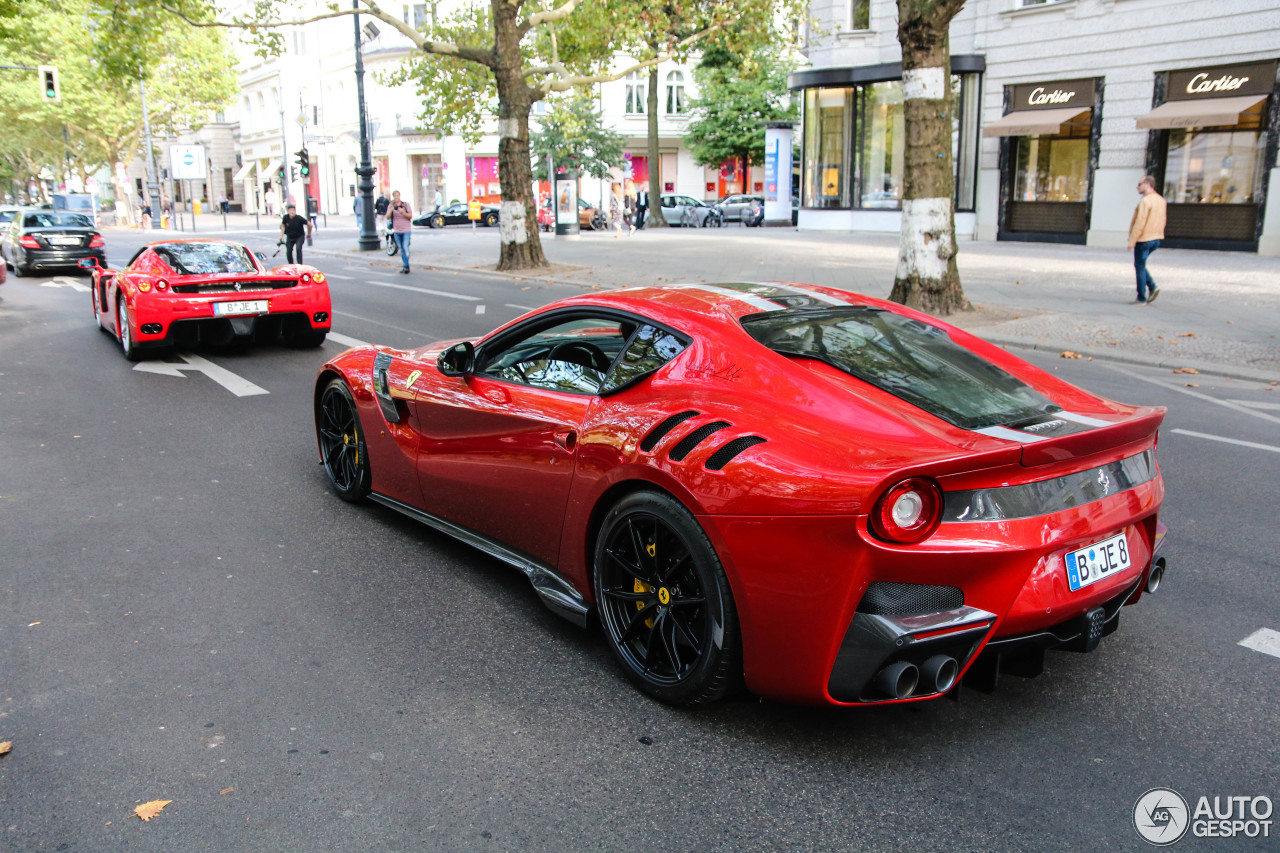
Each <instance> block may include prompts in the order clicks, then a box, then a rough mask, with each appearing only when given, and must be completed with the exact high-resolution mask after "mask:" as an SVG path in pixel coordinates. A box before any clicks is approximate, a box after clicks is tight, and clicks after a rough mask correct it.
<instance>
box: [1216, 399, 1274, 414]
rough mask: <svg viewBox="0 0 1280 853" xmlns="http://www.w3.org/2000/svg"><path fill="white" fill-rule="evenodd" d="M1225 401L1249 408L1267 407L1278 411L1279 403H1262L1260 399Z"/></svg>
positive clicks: (1269, 409)
mask: <svg viewBox="0 0 1280 853" xmlns="http://www.w3.org/2000/svg"><path fill="white" fill-rule="evenodd" d="M1227 402H1229V403H1235V404H1236V405H1237V406H1245V407H1247V408H1250V409H1267V410H1268V411H1272V412H1280V403H1263V402H1262V401H1260V400H1228V401H1227Z"/></svg>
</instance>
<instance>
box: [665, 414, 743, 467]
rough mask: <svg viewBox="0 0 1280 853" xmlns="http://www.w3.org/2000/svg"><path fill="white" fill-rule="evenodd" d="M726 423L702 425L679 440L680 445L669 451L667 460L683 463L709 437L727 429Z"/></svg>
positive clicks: (727, 423) (717, 422)
mask: <svg viewBox="0 0 1280 853" xmlns="http://www.w3.org/2000/svg"><path fill="white" fill-rule="evenodd" d="M728 427H729V422H728V421H712V422H711V423H709V424H703V425H702V426H700V427H698V428H697V429H695V430H694V431H693V432H691V433H689V434H688V435H686V436H685V437H684V438H682V439H680V443H679V444H677V445H676V446H675V447H673V448H672V449H671V453H670V454H669V458H670V459H671V461H672V462H683V461H684V458H685V457H686V456H688V455H689V454H690V453H691V452H693V449H694V448H695V447H697V446H698V445H699V444H702V442H704V441H706V440H707V439H708V438H710V437H711V436H713V435H715V434H716V433H718V432H719V431H720V430H722V429H728Z"/></svg>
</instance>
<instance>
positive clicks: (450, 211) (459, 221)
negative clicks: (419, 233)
mask: <svg viewBox="0 0 1280 853" xmlns="http://www.w3.org/2000/svg"><path fill="white" fill-rule="evenodd" d="M498 218H499V214H498V208H497V206H495V205H492V204H482V205H480V219H479V220H478V222H479V224H480V225H484V226H487V227H490V228H491V227H493V226H495V225H497V224H498ZM470 223H471V220H470V219H468V218H467V203H466V202H463V201H459V202H454V203H453V204H447V205H445V206H444V207H440V208H436V209H434V210H429V211H427V212H426V213H423V214H422V215H420V216H418V217H417V218H416V219H414V220H413V224H414V225H425V226H426V227H428V228H443V227H444V226H446V225H469V224H470Z"/></svg>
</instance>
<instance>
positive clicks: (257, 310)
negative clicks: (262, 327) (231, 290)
mask: <svg viewBox="0 0 1280 853" xmlns="http://www.w3.org/2000/svg"><path fill="white" fill-rule="evenodd" d="M213 313H214V315H215V316H218V317H229V316H231V315H233V314H265V313H267V300H265V299H254V300H250V301H247V302H215V303H213Z"/></svg>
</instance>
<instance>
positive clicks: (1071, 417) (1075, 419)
mask: <svg viewBox="0 0 1280 853" xmlns="http://www.w3.org/2000/svg"><path fill="white" fill-rule="evenodd" d="M1053 416H1054V417H1055V418H1061V419H1062V420H1064V421H1071V422H1072V423H1075V424H1084V425H1085V426H1091V427H1104V426H1112V425H1113V423H1112V422H1111V421H1103V420H1098V419H1097V418H1091V417H1089V416H1088V415H1078V414H1076V413H1075V412H1054V414H1053Z"/></svg>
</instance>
